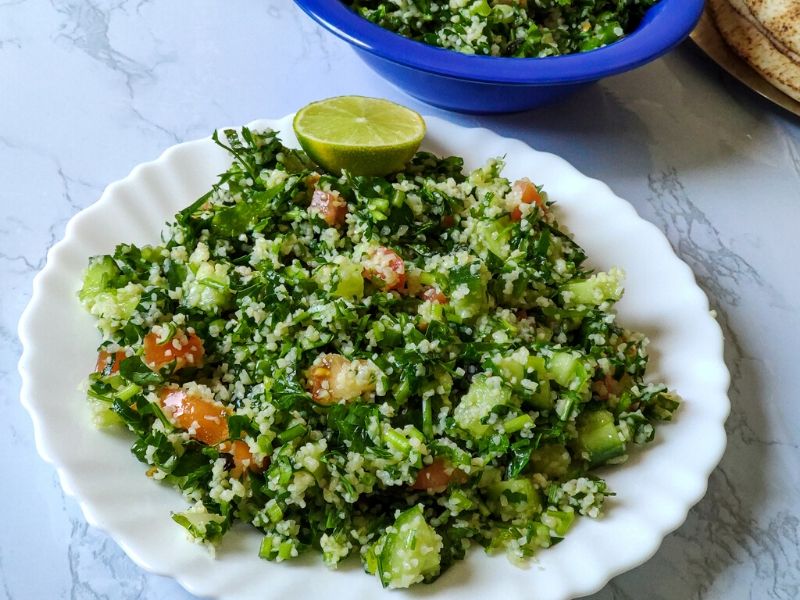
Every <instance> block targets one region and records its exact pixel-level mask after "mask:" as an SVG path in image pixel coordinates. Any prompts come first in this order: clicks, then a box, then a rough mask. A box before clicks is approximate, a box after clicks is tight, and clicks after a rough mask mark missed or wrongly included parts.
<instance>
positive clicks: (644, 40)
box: [295, 0, 705, 85]
mask: <svg viewBox="0 0 800 600" xmlns="http://www.w3.org/2000/svg"><path fill="white" fill-rule="evenodd" d="M295 3H296V4H297V5H298V6H299V7H300V8H301V9H302V10H303V11H304V12H305V13H306V14H308V15H309V16H310V17H311V18H312V19H314V20H315V21H316V22H317V23H319V24H320V25H322V26H323V27H324V28H325V29H328V30H329V31H330V32H332V33H333V34H334V35H336V36H338V37H339V38H341V39H343V40H345V41H346V42H348V43H350V44H351V45H353V46H354V47H355V48H356V49H358V50H362V51H365V52H369V53H370V54H373V55H375V56H378V57H380V58H383V59H385V60H388V61H391V62H394V63H397V64H400V65H404V66H406V67H409V68H412V69H415V70H418V71H426V72H428V73H433V74H436V75H441V76H447V77H452V78H455V79H465V80H470V81H478V82H483V83H502V84H519V85H552V84H565V83H580V82H583V81H595V80H597V79H600V78H602V77H606V76H608V75H614V74H616V73H621V72H623V71H628V70H630V69H634V68H636V67H638V66H641V65H643V64H645V63H647V62H650V61H652V60H654V59H656V58H658V57H659V56H661V55H662V54H664V53H666V52H668V51H669V50H671V49H672V48H674V47H675V46H676V45H677V44H678V43H680V42H681V41H682V40H683V39H684V38H685V37H686V36H687V35H688V34H689V33H690V32H691V31H692V29H693V28H694V26H695V25H696V24H697V21H698V20H699V19H700V15H701V14H702V12H703V7H704V4H705V0H660V2H658V3H657V4H656V5H654V6H653V7H652V8H651V9H650V10H648V11H647V14H646V15H645V17H644V19H642V22H641V23H640V24H639V27H637V29H636V30H635V31H633V32H632V33H630V34H628V35H627V36H625V37H624V38H622V39H621V40H619V41H617V42H614V43H613V44H609V45H608V46H605V47H603V48H598V49H596V50H591V51H589V52H581V53H576V54H567V55H562V56H549V57H545V58H506V57H494V56H475V55H469V54H463V53H461V52H456V51H453V50H447V49H444V48H439V47H437V46H431V45H429V44H425V43H423V42H418V41H416V40H411V39H409V38H406V37H403V36H401V35H398V34H396V33H394V32H392V31H389V30H387V29H384V28H383V27H380V26H378V25H376V24H374V23H372V22H370V21H367V20H366V19H364V18H363V17H361V16H359V15H358V14H356V13H355V12H353V11H352V10H350V9H349V8H348V7H347V6H345V5H344V4H343V3H342V2H341V1H340V0H295Z"/></svg>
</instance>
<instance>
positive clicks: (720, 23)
mask: <svg viewBox="0 0 800 600" xmlns="http://www.w3.org/2000/svg"><path fill="white" fill-rule="evenodd" d="M709 6H710V8H711V14H712V16H713V17H714V21H715V22H716V24H717V27H718V28H719V31H720V33H721V34H722V37H723V38H725V41H726V42H727V43H728V45H729V46H730V47H731V48H732V49H733V50H734V52H736V54H738V55H739V56H741V57H742V58H743V59H744V60H745V61H746V62H747V63H748V64H749V65H750V66H751V67H753V68H754V69H755V70H756V71H758V72H759V73H760V74H761V76H762V77H763V78H764V79H766V80H767V81H769V82H770V83H771V84H772V85H774V86H775V87H777V88H778V89H779V90H781V91H782V92H784V93H785V94H787V95H789V96H790V97H792V98H794V99H795V100H798V101H800V64H797V63H795V62H794V61H793V60H792V59H791V58H789V57H788V56H786V55H784V54H782V53H781V52H780V51H779V50H778V49H777V48H776V47H775V46H774V45H773V44H772V42H770V40H769V38H768V37H767V36H765V35H764V34H763V33H761V31H759V29H758V28H757V27H756V26H755V25H753V24H752V23H751V22H750V21H748V20H747V19H745V18H744V17H743V16H741V15H740V14H739V13H738V12H737V11H736V9H735V8H733V6H731V4H730V3H729V2H728V0H709Z"/></svg>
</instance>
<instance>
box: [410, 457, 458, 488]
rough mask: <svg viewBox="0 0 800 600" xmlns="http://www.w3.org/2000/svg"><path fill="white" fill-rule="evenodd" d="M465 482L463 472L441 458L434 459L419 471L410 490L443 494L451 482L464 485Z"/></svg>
mask: <svg viewBox="0 0 800 600" xmlns="http://www.w3.org/2000/svg"><path fill="white" fill-rule="evenodd" d="M466 480H467V474H466V473H464V471H462V470H461V469H456V468H455V467H453V466H452V465H451V464H450V463H449V462H448V461H446V460H445V459H443V458H435V459H434V460H433V462H432V463H431V464H429V465H427V466H425V467H422V468H421V469H420V470H419V472H418V473H417V479H416V481H414V483H413V485H412V486H411V488H412V489H415V490H427V491H429V492H443V491H444V490H446V489H447V486H449V485H450V483H451V482H455V483H464V482H465V481H466Z"/></svg>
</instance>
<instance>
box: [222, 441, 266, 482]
mask: <svg viewBox="0 0 800 600" xmlns="http://www.w3.org/2000/svg"><path fill="white" fill-rule="evenodd" d="M219 449H220V450H221V451H222V452H226V453H228V454H230V455H231V458H232V459H233V470H232V471H231V473H232V474H233V476H234V477H239V476H240V475H241V474H242V473H244V472H245V470H249V471H252V472H253V473H260V472H261V471H263V470H264V469H266V468H267V466H269V458H265V459H264V461H263V463H262V464H259V463H257V462H256V461H255V459H254V458H253V454H252V453H251V452H250V446H248V445H247V442H244V441H242V440H233V441H232V442H224V443H222V444H220V447H219Z"/></svg>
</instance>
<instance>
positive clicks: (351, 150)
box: [294, 96, 425, 176]
mask: <svg viewBox="0 0 800 600" xmlns="http://www.w3.org/2000/svg"><path fill="white" fill-rule="evenodd" d="M294 133H295V135H296V136H297V140H298V141H299V142H300V145H301V146H302V147H303V150H305V151H306V153H307V154H308V155H309V156H310V157H311V159H312V160H313V161H314V162H316V163H317V164H318V165H320V166H321V167H323V168H325V169H326V170H328V171H330V172H331V173H335V174H338V173H339V172H340V171H341V170H342V169H344V170H346V171H349V172H350V173H352V174H354V175H375V176H380V175H388V174H389V173H393V172H395V171H400V170H401V169H402V168H403V167H404V166H405V165H406V163H407V162H408V161H409V160H411V158H412V157H413V156H414V153H415V152H416V151H417V148H419V145H420V143H422V138H423V137H425V121H424V120H423V119H422V117H421V116H420V115H418V114H417V113H415V112H414V111H413V110H410V109H408V108H406V107H404V106H400V105H399V104H395V103H394V102H389V101H388V100H381V99H378V98H365V97H364V96H339V97H337V98H328V99H327V100H320V101H319V102H312V103H311V104H309V105H308V106H306V107H305V108H302V109H300V110H299V111H298V112H297V114H296V115H295V117H294Z"/></svg>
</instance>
